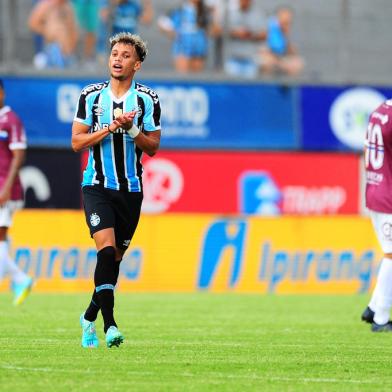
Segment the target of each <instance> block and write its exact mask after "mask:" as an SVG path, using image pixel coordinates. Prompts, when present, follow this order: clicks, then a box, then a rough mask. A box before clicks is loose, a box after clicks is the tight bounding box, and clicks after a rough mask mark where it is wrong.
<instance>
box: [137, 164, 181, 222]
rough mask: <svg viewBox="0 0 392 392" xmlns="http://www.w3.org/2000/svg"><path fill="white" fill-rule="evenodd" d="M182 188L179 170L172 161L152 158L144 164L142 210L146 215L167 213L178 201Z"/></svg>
mask: <svg viewBox="0 0 392 392" xmlns="http://www.w3.org/2000/svg"><path fill="white" fill-rule="evenodd" d="M183 188H184V177H183V174H182V172H181V169H180V168H179V167H178V166H177V165H176V164H175V163H174V162H172V161H170V160H168V159H163V158H154V159H151V160H148V161H147V162H145V163H144V170H143V191H144V200H143V205H142V209H143V211H144V212H146V213H151V214H154V213H160V212H164V211H167V210H168V209H169V208H170V206H171V205H172V204H174V203H175V202H176V201H177V200H178V199H180V197H181V195H182V192H183Z"/></svg>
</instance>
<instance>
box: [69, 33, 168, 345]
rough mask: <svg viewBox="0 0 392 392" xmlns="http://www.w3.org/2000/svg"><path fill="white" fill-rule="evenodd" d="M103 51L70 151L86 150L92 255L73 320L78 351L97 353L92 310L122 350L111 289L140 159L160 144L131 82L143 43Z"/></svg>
mask: <svg viewBox="0 0 392 392" xmlns="http://www.w3.org/2000/svg"><path fill="white" fill-rule="evenodd" d="M110 44H111V53H110V57H109V69H110V74H111V78H110V81H108V82H104V83H97V84H93V85H90V86H88V87H87V88H85V89H84V90H83V91H82V92H81V94H80V98H79V103H78V107H77V111H76V114H75V119H74V122H73V125H72V148H73V149H74V151H81V150H83V149H85V148H89V160H88V164H87V167H86V170H85V171H84V175H83V182H82V192H83V204H84V210H85V215H86V222H87V224H88V226H89V229H90V234H91V236H92V238H93V239H94V241H95V246H96V248H97V251H98V253H97V264H96V268H95V273H94V284H95V290H94V293H93V296H92V299H91V302H90V305H89V306H88V308H87V310H86V312H84V313H83V314H82V315H81V319H80V321H81V326H82V346H83V347H97V346H98V338H97V336H96V331H95V324H94V321H95V320H96V318H97V314H98V312H99V310H101V313H102V317H103V320H104V332H105V334H106V344H107V346H108V347H112V346H118V345H120V344H121V343H122V342H123V339H124V337H123V335H122V334H121V333H120V331H119V330H118V329H117V324H116V322H115V320H114V314H113V312H114V288H115V286H116V284H117V279H118V275H119V269H120V262H121V260H122V258H123V255H124V253H125V251H126V250H127V249H128V247H129V245H130V242H131V240H132V237H133V234H134V232H135V230H136V227H137V225H138V222H139V217H140V209H141V204H142V200H143V185H142V180H141V174H142V165H141V156H142V153H143V152H145V153H147V154H148V155H150V156H153V155H154V154H155V153H156V152H157V150H158V148H159V143H160V137H161V130H160V129H161V126H160V115H161V109H160V104H159V99H158V96H157V94H156V93H155V92H154V91H153V90H151V89H150V88H148V87H147V86H143V85H141V84H139V83H136V82H135V81H134V80H133V78H134V75H135V73H136V72H137V71H139V70H140V68H141V65H142V62H143V61H144V59H145V57H146V55H147V48H146V45H145V43H144V42H143V41H142V40H141V38H140V37H139V36H137V35H133V34H130V33H119V34H117V35H115V36H113V37H112V38H111V39H110ZM98 112H99V115H97V113H98Z"/></svg>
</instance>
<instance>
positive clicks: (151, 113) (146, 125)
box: [143, 92, 161, 132]
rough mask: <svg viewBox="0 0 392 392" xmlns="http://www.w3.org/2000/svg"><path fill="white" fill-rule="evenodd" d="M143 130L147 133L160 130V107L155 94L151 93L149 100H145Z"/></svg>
mask: <svg viewBox="0 0 392 392" xmlns="http://www.w3.org/2000/svg"><path fill="white" fill-rule="evenodd" d="M143 129H144V130H145V131H147V132H152V131H159V130H160V129H161V105H160V103H159V98H158V95H157V94H156V93H155V92H152V94H151V96H149V99H147V100H146V112H145V114H144V118H143Z"/></svg>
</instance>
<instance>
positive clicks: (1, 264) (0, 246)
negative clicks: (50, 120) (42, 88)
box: [0, 80, 33, 305]
mask: <svg viewBox="0 0 392 392" xmlns="http://www.w3.org/2000/svg"><path fill="white" fill-rule="evenodd" d="M4 101H5V91H4V85H3V82H2V80H0V280H1V279H2V278H3V277H4V276H5V275H6V274H9V275H10V277H11V288H12V290H13V292H14V304H15V305H19V304H21V303H22V302H23V301H24V300H25V298H26V297H27V295H28V294H29V292H30V290H31V287H32V284H33V280H32V278H31V277H29V276H28V275H26V274H25V273H24V272H23V271H22V270H21V269H20V268H19V267H18V266H17V265H16V264H15V262H14V260H12V258H11V256H10V250H9V243H8V241H7V234H8V228H9V227H10V226H11V223H12V216H13V214H14V212H15V210H17V209H18V208H21V207H22V205H23V190H22V185H21V182H20V179H19V170H20V168H21V166H22V164H23V161H24V158H25V149H26V136H25V131H24V128H23V125H22V123H21V121H20V120H19V118H18V116H17V115H16V114H15V113H14V112H13V111H12V110H11V108H10V107H9V106H5V105H4Z"/></svg>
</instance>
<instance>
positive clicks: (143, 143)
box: [133, 129, 161, 157]
mask: <svg viewBox="0 0 392 392" xmlns="http://www.w3.org/2000/svg"><path fill="white" fill-rule="evenodd" d="M133 140H134V142H135V144H136V145H137V146H138V147H139V148H140V149H141V150H142V151H144V152H145V153H146V154H147V155H149V156H150V157H153V156H154V155H155V154H156V153H157V151H158V149H159V144H160V142H161V130H160V129H159V130H158V131H150V132H147V133H144V132H139V134H138V135H137V136H136V137H135V138H134V139H133Z"/></svg>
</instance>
